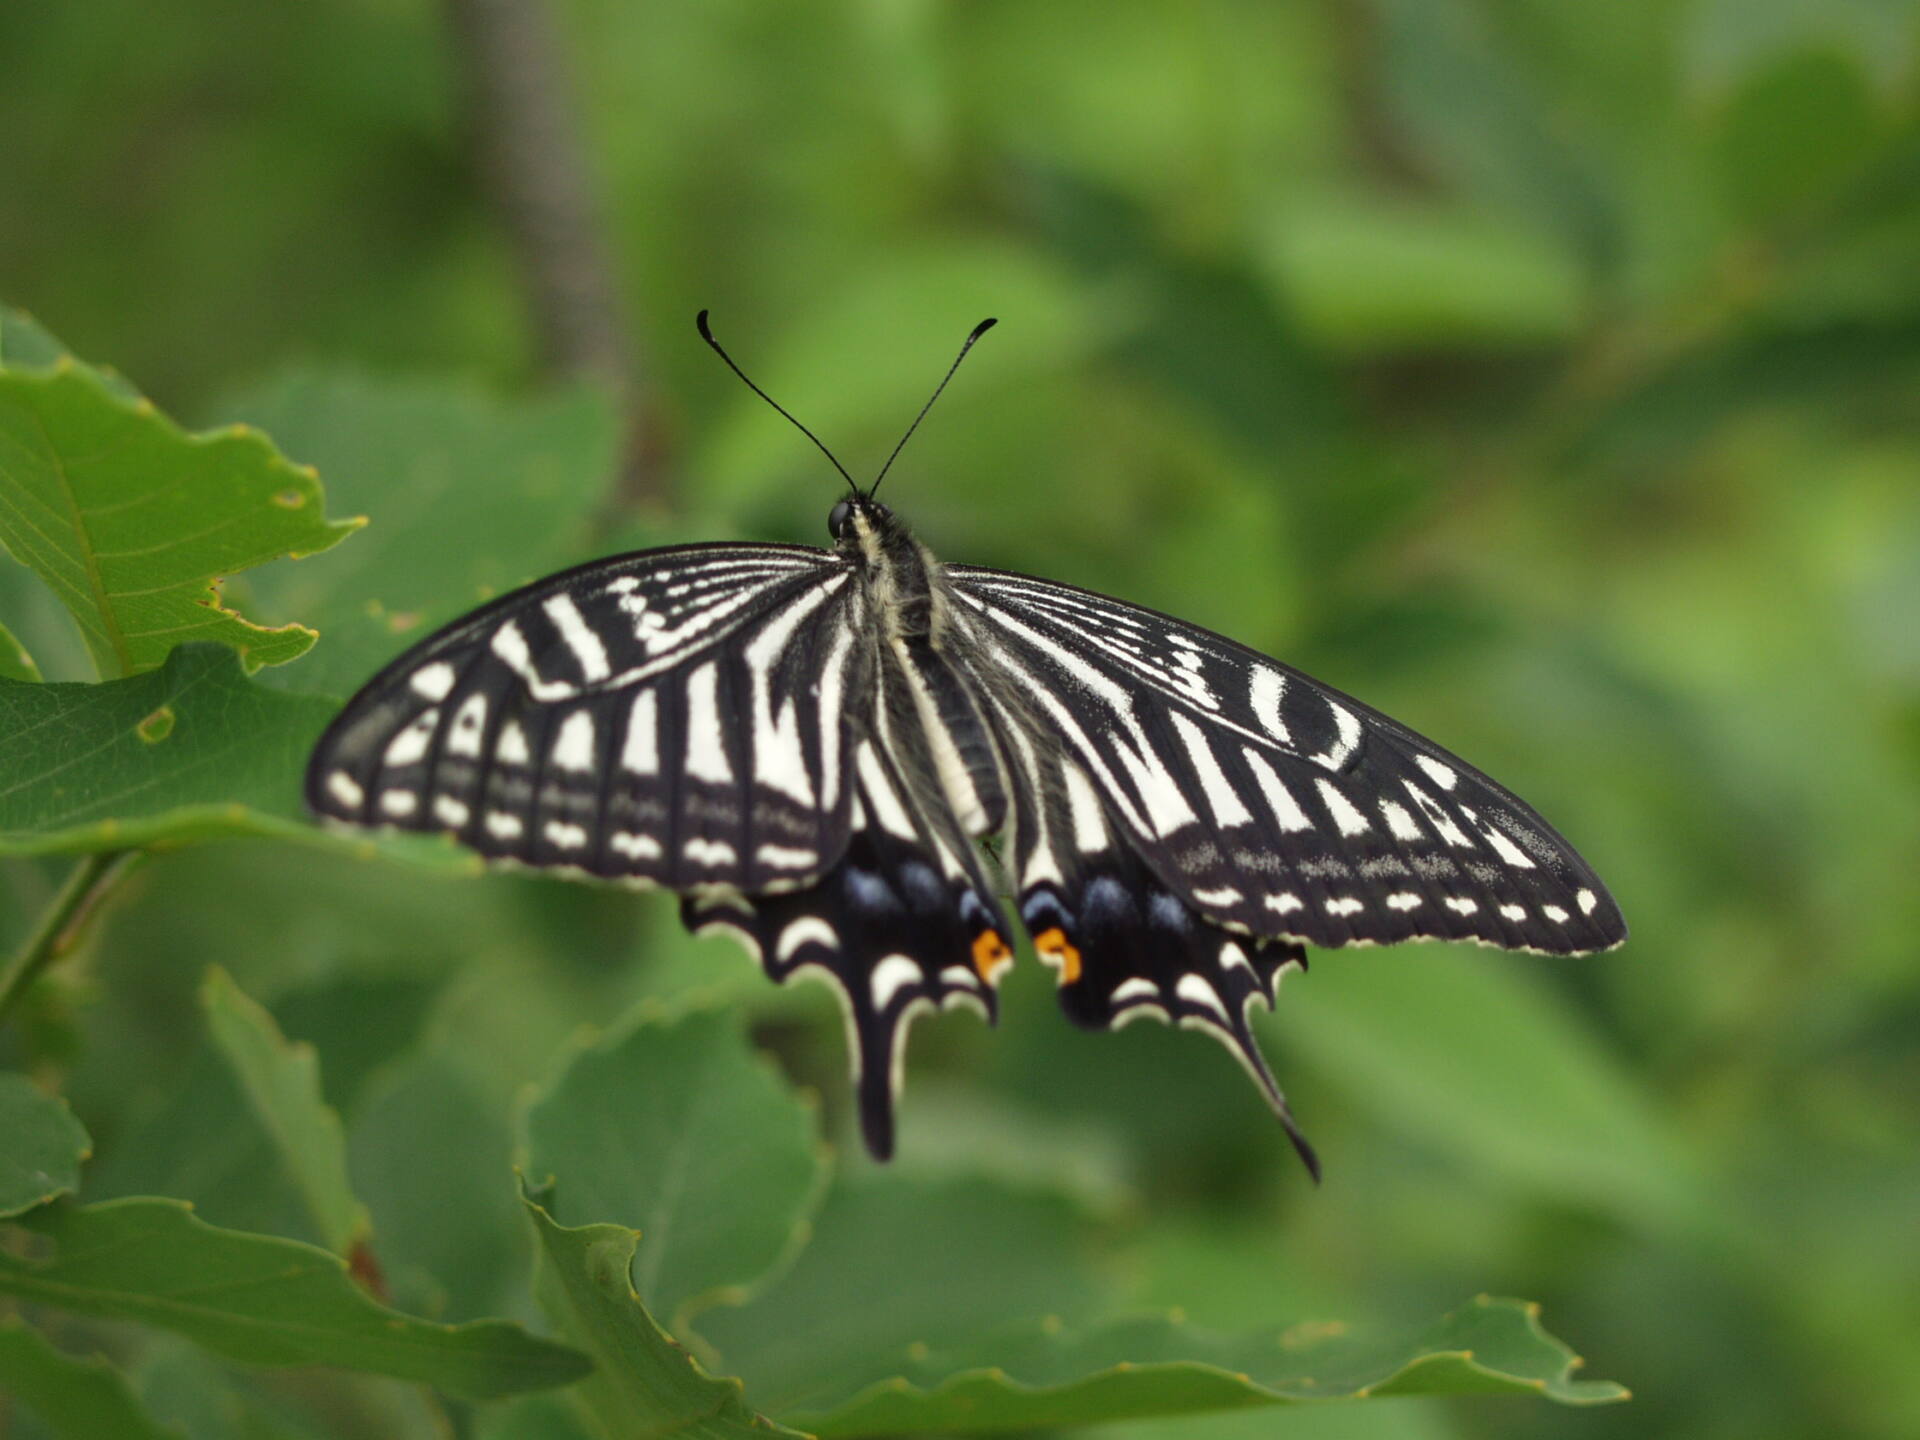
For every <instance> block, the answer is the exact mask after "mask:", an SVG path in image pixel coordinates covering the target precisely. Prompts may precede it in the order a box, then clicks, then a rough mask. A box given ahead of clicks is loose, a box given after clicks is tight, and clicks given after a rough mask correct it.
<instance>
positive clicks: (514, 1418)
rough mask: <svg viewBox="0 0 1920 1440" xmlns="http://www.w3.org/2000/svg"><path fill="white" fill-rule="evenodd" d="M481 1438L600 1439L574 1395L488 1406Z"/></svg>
mask: <svg viewBox="0 0 1920 1440" xmlns="http://www.w3.org/2000/svg"><path fill="white" fill-rule="evenodd" d="M475 1433H476V1434H477V1435H478V1436H479V1440H599V1436H597V1435H596V1434H595V1433H594V1431H593V1430H592V1428H591V1427H590V1426H589V1424H588V1421H587V1419H586V1417H585V1416H583V1415H582V1414H581V1413H580V1407H579V1406H578V1404H576V1403H575V1401H574V1399H573V1397H572V1396H571V1395H566V1394H560V1395H552V1394H548V1395H525V1396H522V1397H521V1398H520V1399H518V1400H510V1401H508V1402H507V1403H506V1404H505V1405H496V1406H489V1407H488V1409H487V1412H486V1413H485V1414H484V1415H482V1416H481V1417H480V1419H479V1428H478V1429H477V1430H476V1431H475Z"/></svg>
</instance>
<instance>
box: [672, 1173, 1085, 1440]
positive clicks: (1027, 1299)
mask: <svg viewBox="0 0 1920 1440" xmlns="http://www.w3.org/2000/svg"><path fill="white" fill-rule="evenodd" d="M1096 1233H1097V1230H1096V1227H1095V1226H1094V1225H1093V1224H1092V1223H1091V1222H1090V1221H1089V1220H1088V1218H1087V1216H1086V1214H1085V1213H1084V1212H1083V1211H1082V1210H1081V1209H1080V1207H1079V1206H1078V1205H1077V1204H1075V1203H1074V1202H1072V1201H1070V1200H1068V1199H1067V1198H1066V1197H1064V1196H1062V1195H1059V1194H1057V1193H1053V1192H1047V1191H1023V1190H1018V1189H1015V1188H1013V1187H1011V1186H1007V1185H1001V1184H997V1183H994V1182H991V1181H986V1180H980V1179H955V1180H947V1181H940V1182H915V1181H912V1180H909V1179H906V1178H904V1177H901V1176H896V1175H893V1174H890V1173H889V1174H879V1175H871V1176H866V1177H862V1178H859V1179H851V1178H847V1179H842V1180H841V1181H840V1182H839V1183H837V1184H836V1185H835V1186H834V1188H833V1190H832V1191H831V1192H830V1193H829V1195H828V1197H827V1201H826V1203H825V1204H824V1205H822V1206H821V1208H820V1213H819V1215H818V1216H817V1217H816V1218H815V1220H814V1224H813V1235H812V1238H811V1239H810V1240H809V1241H808V1243H807V1246H806V1248H805V1249H804V1250H802V1251H801V1252H800V1255H799V1257H798V1258H797V1259H796V1260H795V1261H794V1264H793V1268H792V1269H791V1270H789V1271H788V1272H787V1273H786V1274H784V1275H782V1276H781V1277H780V1278H779V1279H778V1280H776V1281H775V1282H774V1283H772V1284H771V1285H769V1286H768V1287H767V1289H766V1290H765V1291H764V1292H763V1293H762V1294H760V1295H757V1296H755V1297H754V1298H753V1300H752V1301H751V1302H750V1303H748V1304H746V1305H744V1306H742V1307H740V1308H739V1309H714V1310H709V1311H707V1312H705V1313H704V1314H703V1315H702V1316H701V1317H700V1320H699V1330H700V1335H701V1337H702V1338H703V1339H705V1340H706V1341H708V1342H709V1343H710V1344H711V1345H712V1346H713V1347H714V1349H715V1350H716V1351H717V1352H718V1354H719V1356H720V1358H721V1360H722V1362H723V1363H724V1364H725V1366H726V1368H727V1369H728V1370H729V1371H731V1372H733V1373H734V1374H737V1375H739V1376H741V1377H742V1378H743V1379H744V1380H745V1381H746V1383H747V1386H748V1388H749V1391H750V1393H751V1394H752V1395H753V1397H754V1400H755V1403H756V1404H758V1405H760V1406H762V1407H763V1408H765V1409H767V1410H769V1411H770V1412H772V1413H774V1414H778V1415H786V1414H788V1413H789V1412H795V1411H799V1410H803V1409H804V1410H807V1411H814V1410H818V1409H821V1408H823V1403H822V1399H821V1397H823V1396H828V1395H831V1397H832V1398H831V1399H829V1400H827V1401H825V1402H824V1403H825V1404H836V1403H839V1402H840V1401H841V1400H843V1399H845V1398H846V1396H847V1395H848V1394H849V1393H851V1392H850V1391H849V1390H848V1389H846V1388H844V1387H845V1386H846V1385H849V1384H850V1385H852V1386H853V1387H854V1388H858V1387H859V1386H861V1385H863V1384H865V1383H866V1382H868V1381H869V1380H879V1379H884V1378H886V1377H887V1376H889V1375H891V1374H894V1373H896V1371H895V1368H894V1367H895V1366H896V1364H897V1362H898V1359H899V1357H900V1355H901V1354H902V1353H903V1352H904V1351H905V1350H906V1349H907V1347H908V1346H909V1345H915V1344H917V1345H923V1346H928V1347H932V1348H936V1349H947V1348H950V1347H963V1346H965V1345H968V1344H970V1343H972V1342H973V1341H974V1340H976V1339H977V1338H978V1337H979V1336H981V1335H983V1334H986V1333H988V1332H990V1331H993V1330H995V1329H997V1328H998V1327H1000V1326H1003V1325H1008V1324H1013V1323H1016V1322H1019V1321H1022V1320H1025V1319H1028V1318H1031V1317H1033V1316H1038V1315H1059V1316H1063V1317H1065V1318H1067V1319H1069V1320H1073V1321H1076V1322H1077V1321H1079V1320H1081V1319H1083V1318H1085V1317H1087V1316H1088V1315H1090V1314H1091V1313H1093V1312H1094V1310H1095V1309H1096V1302H1097V1301H1099V1300H1100V1299H1101V1298H1103V1295H1104V1287H1103V1286H1102V1285H1101V1284H1100V1282H1099V1280H1098V1277H1097V1276H1096V1275H1095V1274H1094V1272H1093V1269H1092V1266H1091V1264H1090V1258H1091V1253H1092V1250H1093V1242H1094V1239H1095V1236H1096ZM801 1317H806V1318H805V1319H802V1318H801Z"/></svg>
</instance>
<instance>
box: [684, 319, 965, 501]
mask: <svg viewBox="0 0 1920 1440" xmlns="http://www.w3.org/2000/svg"><path fill="white" fill-rule="evenodd" d="M693 323H694V324H695V325H698V326H699V327H700V338H701V339H702V340H704V341H706V342H707V344H709V345H711V346H712V347H713V353H714V354H716V355H718V356H719V357H720V358H721V359H722V360H724V361H726V362H727V368H728V369H729V370H731V371H733V373H734V374H736V375H738V376H739V377H740V378H741V380H743V381H745V382H746V386H747V388H748V389H749V390H751V391H753V393H754V394H756V395H758V396H759V397H760V398H761V399H762V400H764V401H766V402H767V404H769V405H771V406H773V408H774V409H776V410H778V411H779V412H780V413H781V414H782V415H785V416H786V417H787V420H788V422H789V423H790V424H792V426H793V428H794V429H796V430H798V431H799V432H800V433H801V434H802V435H804V436H806V437H807V439H809V440H811V441H813V443H814V444H815V445H819V446H820V453H821V454H822V455H824V456H826V457H827V459H829V460H832V461H833V468H834V469H836V470H838V471H839V472H840V478H841V479H843V480H845V481H846V482H847V484H848V485H850V486H852V488H853V493H854V494H856V495H858V494H859V493H860V487H859V485H857V484H855V483H854V479H853V476H851V475H849V474H847V467H846V466H844V465H842V464H841V463H840V461H839V460H838V459H837V458H836V457H835V456H834V453H833V452H832V451H831V450H829V449H827V447H826V446H825V445H824V444H821V440H820V437H819V436H818V435H816V434H814V433H813V432H812V431H811V430H809V429H807V427H806V426H804V425H802V424H801V423H800V422H799V421H798V420H795V419H794V418H793V416H792V415H790V414H788V412H787V407H786V406H784V405H782V404H781V403H780V402H779V401H778V400H776V399H774V398H773V397H772V396H771V395H769V394H767V392H766V391H764V390H762V389H761V388H760V387H759V386H758V385H756V384H754V383H753V381H751V380H748V379H747V372H746V371H744V370H742V369H741V368H740V367H739V366H738V365H736V364H734V363H733V357H732V356H731V355H729V354H727V352H726V351H725V350H723V349H721V348H720V342H719V341H718V340H716V339H714V338H713V331H711V330H710V329H708V328H707V312H706V311H704V310H702V311H701V312H700V313H699V314H698V315H696V316H694V317H693ZM992 323H993V322H992V321H991V320H989V321H988V322H987V324H988V325H991V324H992ZM982 328H983V329H984V328H985V327H984V326H983V327H982ZM979 333H980V332H979V331H978V330H976V331H974V335H978V334H979ZM972 343H973V339H972V337H969V338H968V340H967V344H968V345H971V344H972ZM960 353H961V354H962V355H964V354H966V353H967V352H966V350H965V349H964V348H963V349H962V350H961V351H960ZM959 363H960V362H959V361H957V360H956V361H954V364H956V365H958V364H959ZM940 383H941V384H942V385H945V384H946V382H945V381H944V380H943V381H941V382H940ZM933 393H934V394H935V395H938V394H939V393H940V392H939V391H938V390H936V391H934V392H933ZM927 403H928V404H932V403H933V402H932V401H928V402H927ZM921 413H922V414H925V413H926V412H925V411H922V412H921ZM913 423H914V424H916V425H918V424H919V423H920V422H919V421H918V420H916V421H914V422H913ZM907 433H908V434H909V435H911V434H912V433H913V432H912V431H911V430H909V431H908V432H907ZM881 473H882V474H885V473H886V472H885V471H882V472H881ZM876 483H877V482H876Z"/></svg>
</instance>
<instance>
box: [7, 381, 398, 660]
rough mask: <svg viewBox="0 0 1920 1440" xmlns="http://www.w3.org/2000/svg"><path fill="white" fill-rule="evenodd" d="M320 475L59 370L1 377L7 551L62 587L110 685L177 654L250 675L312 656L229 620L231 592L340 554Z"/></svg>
mask: <svg viewBox="0 0 1920 1440" xmlns="http://www.w3.org/2000/svg"><path fill="white" fill-rule="evenodd" d="M323 510H324V500H323V497H322V495H321V491H320V484H319V481H318V479H317V478H316V476H315V474H314V472H313V471H312V470H310V469H301V468H299V467H296V466H294V465H291V464H289V463H288V462H287V461H286V460H284V459H282V458H281V456H280V454H279V452H278V451H276V450H275V449H274V448H273V446H272V444H271V443H269V442H268V440H267V439H266V437H264V436H263V435H260V434H258V433H257V432H254V431H252V430H248V429H246V428H245V427H243V426H235V427H231V428H229V429H227V430H224V431H221V432H218V433H214V434H207V435H189V434H188V433H186V432H185V431H183V430H182V429H180V427H179V426H177V425H175V424H174V423H173V422H172V421H171V420H169V419H167V418H166V417H165V416H164V415H162V414H160V412H159V411H157V410H156V409H155V408H154V407H153V405H152V403H151V402H149V401H146V400H142V399H129V398H127V397H126V396H125V395H121V394H116V393H114V392H113V391H112V390H111V389H110V388H109V387H108V385H107V384H106V382H105V381H104V380H103V379H102V378H101V376H100V375H99V374H98V373H96V372H95V371H93V370H92V369H90V368H89V367H87V366H84V365H80V364H77V363H75V362H74V361H72V360H71V359H70V358H68V357H65V356H62V357H61V358H60V359H59V360H58V361H56V362H55V364H54V366H53V368H52V369H50V370H14V369H8V370H0V544H4V545H5V547H6V548H7V550H9V551H10V552H11V553H12V554H13V555H14V557H15V558H16V559H18V560H20V561H21V562H22V563H23V564H26V565H29V566H31V567H32V568H33V569H34V571H36V572H37V573H38V574H39V576H40V577H41V579H43V580H45V581H46V582H47V584H48V585H50V586H52V587H53V590H54V592H55V593H56V594H57V595H59V597H60V599H61V601H62V602H63V603H64V604H65V605H66V607H67V610H68V612H69V613H70V614H71V615H72V616H73V618H74V620H75V622H76V623H77V624H78V625H79V626H80V630H81V633H82V634H83V635H84V636H85V638H86V642H87V648H88V650H89V651H91V652H92V655H93V659H94V663H95V665H96V666H97V667H98V669H99V671H100V673H101V675H103V676H109V677H111V676H123V675H134V674H138V673H140V672H142V671H146V670H151V669H154V668H155V667H156V666H158V665H160V664H161V663H162V662H163V661H164V660H165V659H166V658H167V655H168V654H169V652H171V651H172V650H173V648H174V647H175V646H176V645H179V644H182V643H184V642H185V641H188V640H213V641H218V642H220V643H222V644H225V645H230V646H232V647H233V648H234V649H235V650H236V651H238V652H239V654H240V656H241V659H242V660H243V661H244V662H245V664H246V666H247V668H248V669H249V670H254V669H258V668H259V667H260V666H262V665H278V664H282V663H284V662H285V661H288V660H292V659H294V658H295V657H296V656H298V655H300V654H302V653H304V652H305V651H306V650H307V648H308V647H309V646H311V645H312V644H313V641H314V632H313V631H311V630H309V629H307V628H306V627H305V626H301V625H284V626H281V627H280V628H278V629H266V628H264V627H262V626H259V625H255V624H253V623H252V622H250V621H248V620H246V619H243V618H242V617H241V616H240V615H239V614H237V613H236V612H234V611H232V610H228V609H225V608H223V607H222V606H221V604H220V585H219V582H220V577H222V576H225V575H230V574H232V573H233V572H234V571H236V570H245V569H247V568H249V567H251V566H254V565H259V564H261V563H262V562H264V561H267V560H272V559H275V558H276V557H278V556H282V555H289V556H296V557H297V556H301V555H310V554H313V553H314V552H316V551H320V550H325V549H327V548H328V547H329V546H332V545H334V544H337V543H338V542H339V541H340V540H341V539H343V538H344V537H345V536H347V535H349V534H351V533H352V532H353V530H355V529H356V528H357V527H358V525H359V524H360V523H361V522H359V521H348V522H344V523H330V522H328V521H327V520H326V519H325V518H324V515H323Z"/></svg>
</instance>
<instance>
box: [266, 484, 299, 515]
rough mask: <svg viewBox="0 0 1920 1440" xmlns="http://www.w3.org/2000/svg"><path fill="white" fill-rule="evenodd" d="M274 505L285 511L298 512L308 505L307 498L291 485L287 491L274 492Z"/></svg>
mask: <svg viewBox="0 0 1920 1440" xmlns="http://www.w3.org/2000/svg"><path fill="white" fill-rule="evenodd" d="M273 503H274V504H276V505H278V506H279V507H280V508H281V509H283V510H298V509H299V508H300V507H301V506H302V505H304V504H306V503H307V497H306V496H305V495H303V494H301V493H300V492H299V491H298V490H295V489H294V488H293V487H292V486H291V485H289V486H288V487H287V488H286V489H285V490H279V491H276V492H274V497H273Z"/></svg>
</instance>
